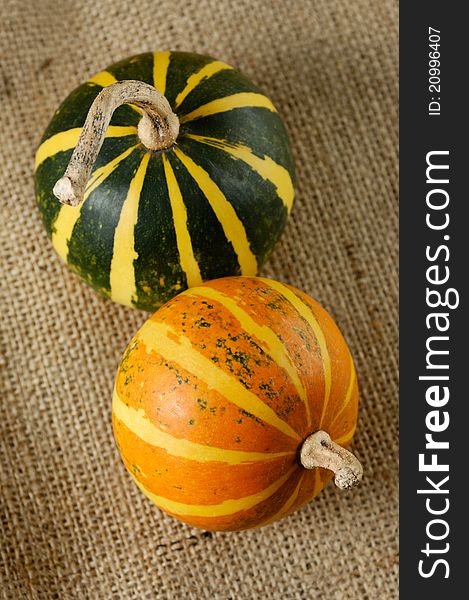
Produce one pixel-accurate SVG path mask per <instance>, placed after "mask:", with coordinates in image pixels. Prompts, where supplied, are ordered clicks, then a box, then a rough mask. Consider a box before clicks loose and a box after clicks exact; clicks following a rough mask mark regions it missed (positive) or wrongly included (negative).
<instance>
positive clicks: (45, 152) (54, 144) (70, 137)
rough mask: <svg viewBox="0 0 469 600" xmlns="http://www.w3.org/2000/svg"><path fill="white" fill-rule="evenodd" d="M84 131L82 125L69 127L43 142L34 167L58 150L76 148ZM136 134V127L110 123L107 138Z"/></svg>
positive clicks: (63, 150)
mask: <svg viewBox="0 0 469 600" xmlns="http://www.w3.org/2000/svg"><path fill="white" fill-rule="evenodd" d="M82 131H83V128H82V127H75V128H73V129H68V130H67V131H61V132H60V133H56V134H55V135H53V136H52V137H50V138H49V139H48V140H46V141H45V142H43V143H42V144H41V145H40V146H39V148H38V149H37V152H36V160H35V166H34V168H35V169H37V168H38V166H39V165H40V164H41V163H42V162H44V161H45V160H46V159H47V158H51V157H52V156H55V155H56V154H57V153H58V152H65V151H66V150H71V149H72V148H75V146H76V145H77V143H78V138H79V137H80V134H81V132H82ZM136 134H137V128H136V127H120V126H118V125H110V126H109V127H108V128H107V131H106V135H105V138H116V137H125V136H127V135H136Z"/></svg>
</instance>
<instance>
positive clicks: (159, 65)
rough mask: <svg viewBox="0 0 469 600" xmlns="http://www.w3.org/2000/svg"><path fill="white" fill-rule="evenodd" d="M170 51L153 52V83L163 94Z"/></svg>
mask: <svg viewBox="0 0 469 600" xmlns="http://www.w3.org/2000/svg"><path fill="white" fill-rule="evenodd" d="M170 55H171V52H153V85H154V86H155V87H156V89H157V90H158V91H159V92H161V93H162V94H164V93H165V92H166V76H167V74H168V67H169V57H170Z"/></svg>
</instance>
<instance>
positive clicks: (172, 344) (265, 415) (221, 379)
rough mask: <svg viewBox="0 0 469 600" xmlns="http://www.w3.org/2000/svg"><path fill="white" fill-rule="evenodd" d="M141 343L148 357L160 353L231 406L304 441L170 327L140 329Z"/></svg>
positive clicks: (149, 325) (148, 325) (159, 325)
mask: <svg viewBox="0 0 469 600" xmlns="http://www.w3.org/2000/svg"><path fill="white" fill-rule="evenodd" d="M168 334H169V335H168ZM170 336H171V337H170ZM174 336H176V337H177V341H175V340H174ZM138 339H140V340H141V341H142V342H143V343H144V344H145V346H146V349H147V352H148V353H151V352H152V351H156V352H158V353H159V354H160V355H161V356H162V357H163V358H165V359H166V360H171V361H173V362H175V363H177V364H178V365H180V366H181V367H182V368H183V369H186V370H187V371H189V372H190V373H192V374H193V375H195V376H196V377H198V378H199V379H200V380H201V381H203V382H204V383H205V384H207V386H208V388H209V389H212V390H215V391H217V392H218V393H219V394H221V395H222V396H223V397H224V398H226V399H227V400H228V401H229V402H231V403H232V404H235V405H236V406H239V408H241V409H242V410H245V411H247V412H249V413H250V414H252V415H254V416H255V417H257V418H258V419H260V420H262V421H265V422H266V423H268V424H269V425H272V427H276V428H277V429H278V430H279V431H281V432H282V433H284V434H285V435H288V436H290V437H292V438H293V439H295V440H297V441H300V440H301V438H300V436H299V435H298V434H297V433H296V431H294V430H293V429H292V428H291V427H290V425H289V424H288V423H286V422H285V421H283V420H282V419H281V418H280V417H279V416H278V415H277V413H276V412H275V411H274V410H272V408H270V406H268V405H267V404H265V403H264V402H263V401H262V400H261V399H260V398H258V397H257V396H256V395H255V394H253V393H252V392H250V391H249V390H247V389H246V388H245V387H244V386H243V385H242V384H241V383H240V382H239V381H238V380H237V379H235V378H234V377H232V376H231V375H229V374H228V373H225V372H224V371H222V370H221V369H220V368H219V367H217V366H216V365H215V364H214V363H213V362H212V361H211V360H210V359H208V358H206V357H205V356H203V354H201V353H200V352H198V351H197V350H196V349H195V348H194V347H193V346H192V344H191V342H190V340H189V339H188V338H186V337H185V336H178V334H177V333H176V332H175V331H174V330H173V329H172V328H171V327H169V326H168V325H165V324H164V323H156V322H155V321H152V320H149V321H147V322H146V323H145V324H144V325H143V327H142V328H141V329H140V331H139V333H138Z"/></svg>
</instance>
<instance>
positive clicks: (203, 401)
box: [197, 398, 207, 410]
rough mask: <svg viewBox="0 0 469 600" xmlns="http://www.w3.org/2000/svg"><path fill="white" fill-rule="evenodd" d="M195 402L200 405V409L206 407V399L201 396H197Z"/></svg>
mask: <svg viewBox="0 0 469 600" xmlns="http://www.w3.org/2000/svg"><path fill="white" fill-rule="evenodd" d="M197 404H198V405H199V406H200V410H205V409H206V408H207V400H204V399H203V398H197Z"/></svg>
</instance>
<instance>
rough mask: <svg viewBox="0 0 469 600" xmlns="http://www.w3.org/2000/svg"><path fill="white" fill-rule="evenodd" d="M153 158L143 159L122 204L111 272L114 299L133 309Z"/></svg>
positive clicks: (110, 283)
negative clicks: (143, 203)
mask: <svg viewBox="0 0 469 600" xmlns="http://www.w3.org/2000/svg"><path fill="white" fill-rule="evenodd" d="M150 156H151V154H150V153H149V152H147V153H146V154H145V155H144V156H143V159H142V162H141V163H140V165H139V167H138V169H137V172H136V173H135V175H134V177H133V179H132V181H131V182H130V186H129V191H128V192H127V198H126V199H125V201H124V204H123V205H122V209H121V214H120V217H119V223H118V224H117V227H116V230H115V234H114V248H113V253H112V260H111V270H110V273H109V285H110V288H111V298H112V300H114V302H119V304H125V305H126V306H133V304H132V300H133V299H134V298H135V297H136V295H137V286H136V284H135V269H134V261H135V260H137V258H138V254H137V252H135V240H134V233H135V225H136V224H137V220H138V204H139V200H140V194H141V191H142V187H143V182H144V181H145V174H146V172H147V167H148V161H149V160H150Z"/></svg>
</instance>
